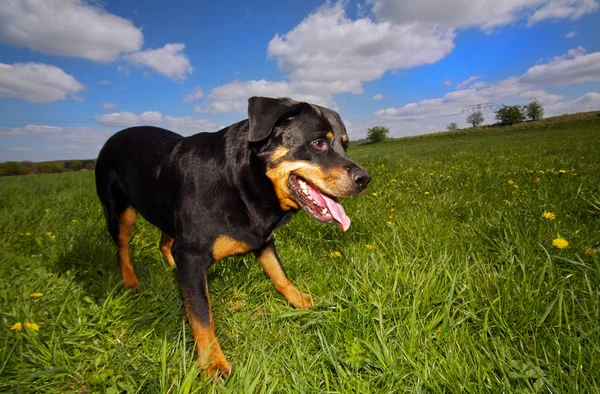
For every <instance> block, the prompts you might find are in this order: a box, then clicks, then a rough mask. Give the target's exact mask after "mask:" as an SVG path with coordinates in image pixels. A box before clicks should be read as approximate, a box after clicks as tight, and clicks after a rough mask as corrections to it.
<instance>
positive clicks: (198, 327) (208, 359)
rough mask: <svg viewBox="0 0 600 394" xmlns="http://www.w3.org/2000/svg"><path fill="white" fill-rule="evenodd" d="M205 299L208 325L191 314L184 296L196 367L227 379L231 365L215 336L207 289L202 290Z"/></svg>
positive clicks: (208, 373)
mask: <svg viewBox="0 0 600 394" xmlns="http://www.w3.org/2000/svg"><path fill="white" fill-rule="evenodd" d="M204 291H205V292H206V299H207V300H208V312H209V316H210V323H209V324H208V325H206V324H204V323H202V322H201V321H200V320H199V319H198V318H197V317H196V315H195V314H194V313H193V312H192V308H191V307H190V305H189V302H190V301H189V300H188V299H187V297H186V296H185V294H184V301H185V311H186V314H187V317H188V320H189V322H190V326H191V327H192V336H193V337H194V341H195V342H196V353H197V354H198V366H199V367H200V369H202V372H204V373H206V374H207V375H209V376H222V377H225V378H226V377H227V376H229V374H230V373H231V365H230V364H229V363H228V362H227V359H226V358H225V355H224V354H223V351H222V350H221V345H219V341H218V340H217V337H216V336H215V328H214V320H213V316H212V309H211V307H210V300H209V296H208V287H205V288H204Z"/></svg>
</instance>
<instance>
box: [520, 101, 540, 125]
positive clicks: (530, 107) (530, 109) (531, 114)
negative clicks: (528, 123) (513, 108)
mask: <svg viewBox="0 0 600 394" xmlns="http://www.w3.org/2000/svg"><path fill="white" fill-rule="evenodd" d="M523 109H524V110H525V115H526V116H527V119H531V120H540V119H542V118H543V117H544V107H542V104H540V102H539V101H537V100H533V101H530V102H529V104H527V105H525V106H524V107H523Z"/></svg>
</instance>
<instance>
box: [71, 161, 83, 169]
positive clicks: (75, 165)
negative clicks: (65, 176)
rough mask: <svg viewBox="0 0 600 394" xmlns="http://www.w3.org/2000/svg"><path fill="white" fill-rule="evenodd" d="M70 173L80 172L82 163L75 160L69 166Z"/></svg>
mask: <svg viewBox="0 0 600 394" xmlns="http://www.w3.org/2000/svg"><path fill="white" fill-rule="evenodd" d="M69 168H70V169H71V171H81V169H82V168H83V163H82V162H81V161H80V160H75V161H74V162H72V163H71V164H70V165H69Z"/></svg>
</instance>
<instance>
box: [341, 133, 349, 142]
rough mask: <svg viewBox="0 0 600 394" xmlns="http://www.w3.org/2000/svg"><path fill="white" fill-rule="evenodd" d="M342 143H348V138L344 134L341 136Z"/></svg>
mask: <svg viewBox="0 0 600 394" xmlns="http://www.w3.org/2000/svg"><path fill="white" fill-rule="evenodd" d="M342 142H343V143H344V144H345V143H346V142H348V136H347V135H346V134H344V135H343V136H342Z"/></svg>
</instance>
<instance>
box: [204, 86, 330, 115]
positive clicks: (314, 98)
mask: <svg viewBox="0 0 600 394" xmlns="http://www.w3.org/2000/svg"><path fill="white" fill-rule="evenodd" d="M332 85H333V86H332ZM332 90H333V91H337V90H339V87H336V86H335V83H334V84H325V83H323V84H319V83H314V82H286V81H280V82H273V81H266V80H264V79H263V80H260V81H233V82H229V83H226V84H225V85H221V86H218V87H216V88H214V89H213V90H212V91H211V93H210V94H209V96H208V99H209V100H208V103H206V104H203V105H196V106H195V107H194V109H195V110H196V111H197V112H208V113H218V112H237V113H240V114H244V113H246V112H247V110H248V98H249V97H252V96H268V97H291V98H293V99H295V100H298V101H308V102H311V103H315V104H321V105H327V104H329V103H330V102H331V101H332V95H331V93H330V92H331V91H332Z"/></svg>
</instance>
